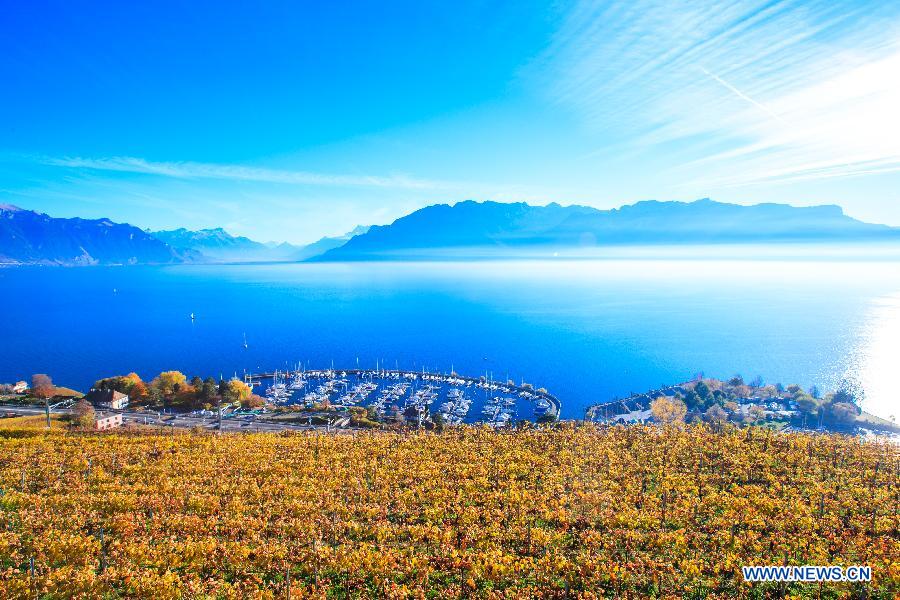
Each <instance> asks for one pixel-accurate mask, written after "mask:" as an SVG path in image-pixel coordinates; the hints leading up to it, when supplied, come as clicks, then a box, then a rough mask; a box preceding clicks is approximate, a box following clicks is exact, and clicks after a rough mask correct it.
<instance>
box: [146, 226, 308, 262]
mask: <svg viewBox="0 0 900 600" xmlns="http://www.w3.org/2000/svg"><path fill="white" fill-rule="evenodd" d="M147 233H149V234H150V235H152V236H154V237H156V238H157V239H159V240H162V241H163V242H165V243H167V244H169V245H170V246H172V247H173V248H178V249H182V250H193V251H196V252H199V253H200V254H202V255H203V256H204V257H205V258H206V259H207V260H208V261H211V262H242V261H267V260H290V258H289V256H290V254H292V253H293V252H296V251H297V250H299V248H297V247H296V246H291V245H290V244H284V245H277V246H268V245H266V244H262V243H260V242H255V241H253V240H251V239H249V238H246V237H243V236H234V235H231V234H230V233H228V232H227V231H225V230H224V229H222V228H221V227H217V228H215V229H200V230H197V231H191V230H190V229H184V228H181V229H173V230H170V231H148V232H147Z"/></svg>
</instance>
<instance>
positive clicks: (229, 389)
mask: <svg viewBox="0 0 900 600" xmlns="http://www.w3.org/2000/svg"><path fill="white" fill-rule="evenodd" d="M252 393H253V390H252V389H250V386H249V385H247V384H246V383H244V382H243V381H241V380H240V379H231V380H230V381H228V383H227V384H226V385H225V390H224V393H223V394H222V396H223V397H224V399H225V401H226V402H232V403H239V404H243V403H244V401H246V400H248V399H249V398H250V395H251V394H252Z"/></svg>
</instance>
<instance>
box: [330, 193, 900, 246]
mask: <svg viewBox="0 0 900 600" xmlns="http://www.w3.org/2000/svg"><path fill="white" fill-rule="evenodd" d="M849 241H900V228H895V227H888V226H886V225H873V224H870V223H864V222H862V221H858V220H856V219H853V218H851V217H848V216H847V215H845V214H844V213H843V210H842V209H841V208H840V207H839V206H833V205H826V206H811V207H802V208H798V207H794V206H790V205H787V204H756V205H752V206H744V205H737V204H726V203H722V202H715V201H713V200H710V199H702V200H697V201H694V202H659V201H655V200H647V201H642V202H638V203H636V204H632V205H627V206H623V207H621V208H617V209H612V210H599V209H596V208H591V207H586V206H560V205H559V204H555V203H553V204H548V205H546V206H532V205H529V204H525V203H522V202H519V203H500V202H474V201H465V202H460V203H457V204H454V205H447V204H438V205H434V206H428V207H426V208H422V209H419V210H417V211H415V212H412V213H410V214H409V215H406V216H404V217H401V218H400V219H397V220H396V221H394V222H393V223H391V224H390V225H385V226H375V227H372V228H371V229H369V231H368V232H367V233H366V234H365V235H360V236H356V237H354V238H352V239H350V240H348V241H347V243H345V244H343V245H342V246H340V247H338V248H335V249H333V250H329V251H328V252H325V253H323V254H321V255H320V256H318V257H315V258H313V259H312V260H316V261H355V260H393V259H411V258H429V257H443V256H454V257H466V256H480V257H483V256H491V255H496V256H499V255H504V256H515V255H517V254H527V253H529V252H545V251H555V250H566V249H570V250H571V249H585V248H595V247H602V246H611V245H662V244H665V245H674V244H721V243H741V244H752V243H782V242H810V243H818V242H823V243H824V242H849Z"/></svg>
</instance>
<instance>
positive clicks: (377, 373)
mask: <svg viewBox="0 0 900 600" xmlns="http://www.w3.org/2000/svg"><path fill="white" fill-rule="evenodd" d="M276 376H277V377H282V378H285V379H291V378H293V377H296V376H300V377H303V378H306V379H326V380H334V379H338V378H345V377H348V376H349V377H355V378H357V379H360V380H364V379H383V380H388V381H391V380H393V381H398V380H406V381H410V382H415V381H421V382H424V383H442V384H446V385H449V386H451V387H452V386H471V385H474V386H476V387H481V388H483V389H485V390H486V391H500V392H504V393H507V394H515V395H516V396H518V397H519V398H523V399H525V400H528V401H530V402H533V403H537V402H538V401H539V400H544V401H546V402H547V403H549V404H550V409H548V410H547V412H546V414H547V415H550V416H553V417H555V418H559V415H560V412H561V409H562V403H561V401H560V400H559V398H557V397H556V396H555V395H553V394H551V393H550V392H548V391H547V390H546V389H544V388H536V387H535V386H533V385H532V384H529V383H524V382H522V383H519V384H516V383H511V382H509V381H506V382H499V381H495V380H491V379H489V378H487V377H486V376H479V377H471V376H466V375H459V374H457V373H455V372H451V373H435V372H430V371H424V370H422V371H409V370H403V369H359V368H355V369H337V368H329V369H293V370H290V369H286V370H284V371H282V370H278V371H271V372H263V373H245V374H244V377H243V379H244V382H245V383H247V384H248V385H250V386H257V385H261V384H262V383H263V382H265V381H267V380H273V379H275V377H276Z"/></svg>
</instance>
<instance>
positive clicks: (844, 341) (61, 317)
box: [0, 258, 900, 418]
mask: <svg viewBox="0 0 900 600" xmlns="http://www.w3.org/2000/svg"><path fill="white" fill-rule="evenodd" d="M191 312H193V313H195V314H196V319H195V320H194V321H191V319H190V317H189V315H190V313H191ZM245 334H246V339H247V343H248V346H249V348H247V349H245V348H244V346H243V340H244V335H245ZM0 344H2V346H0V381H13V380H16V379H25V378H27V377H29V376H30V375H31V374H32V373H35V372H46V373H48V374H50V375H51V376H52V377H53V379H54V381H55V382H56V383H57V384H60V385H66V386H70V387H74V388H76V389H80V390H85V389H87V388H88V387H90V384H91V383H92V382H93V381H94V380H95V379H97V378H99V377H102V376H109V375H115V374H123V373H127V372H129V371H136V372H138V373H139V374H140V375H141V376H142V377H144V378H146V379H150V378H152V377H153V376H154V375H156V374H157V373H158V372H159V371H162V370H168V369H177V370H180V371H183V372H185V373H186V374H188V375H189V376H190V375H194V374H198V375H201V376H207V375H213V376H216V377H218V376H220V375H224V376H230V375H233V374H235V373H236V374H238V375H241V374H242V373H243V372H244V371H245V370H246V371H260V370H267V371H269V370H273V369H276V368H285V367H286V366H289V365H294V364H297V363H300V362H302V363H304V364H306V365H308V366H309V367H311V368H324V367H328V366H330V365H331V363H332V361H334V364H335V365H336V366H338V367H345V368H349V367H355V366H356V364H357V359H358V361H359V365H360V366H362V367H364V368H370V367H374V366H375V364H376V360H377V361H379V362H380V363H381V364H383V365H386V366H388V367H393V366H395V365H396V366H399V367H400V368H404V369H415V370H420V369H422V368H423V367H424V368H426V369H428V370H434V371H450V369H451V366H452V368H454V369H455V370H456V371H457V372H459V373H462V374H466V375H476V376H477V375H479V374H485V373H487V374H490V375H492V376H493V377H494V378H495V379H503V380H505V379H507V378H512V379H514V380H516V381H521V380H524V381H527V382H531V383H534V384H535V385H536V386H538V387H540V386H543V387H546V388H547V389H549V390H550V391H551V392H552V393H554V394H556V395H557V396H558V397H559V398H560V399H561V401H562V403H563V412H562V416H563V417H564V418H577V417H580V416H582V415H583V411H584V408H585V407H586V406H587V405H589V404H591V403H594V402H598V401H603V400H607V399H611V398H612V397H614V396H622V395H625V394H628V393H629V392H631V391H644V390H647V389H648V388H650V387H656V386H659V385H660V384H662V383H674V382H679V381H683V380H686V379H689V378H690V377H691V376H693V375H694V374H695V373H697V372H701V371H702V372H704V373H705V374H706V375H708V376H715V377H729V376H731V375H734V374H736V373H740V374H742V375H743V376H744V377H745V378H746V379H748V380H749V379H750V378H752V377H754V376H756V375H761V376H762V377H763V378H764V379H765V380H766V381H767V382H776V381H781V382H784V383H790V382H797V383H800V384H801V385H804V386H810V385H812V384H816V385H818V386H819V387H820V388H821V389H823V390H824V389H830V388H832V387H834V386H835V385H837V384H838V382H839V381H840V380H842V379H845V378H846V379H849V380H852V381H854V382H857V383H858V384H860V385H861V386H862V387H863V388H864V389H865V392H866V399H865V401H864V407H865V408H866V409H868V410H869V411H871V412H874V413H875V414H879V415H881V416H885V417H887V416H889V415H894V414H896V413H897V409H898V400H897V394H896V393H895V390H896V385H895V383H894V381H895V380H894V376H895V370H896V369H897V366H898V365H900V265H898V263H897V262H894V261H867V260H863V259H860V260H842V261H837V260H834V261H833V260H796V261H784V260H780V261H775V260H755V261H753V260H690V259H674V260H659V259H653V258H646V259H640V260H636V259H607V260H583V261H574V260H573V261H568V260H559V261H552V260H551V261H510V262H476V263H436V262H435V263H359V264H295V265H234V266H173V267H113V268H101V267H94V268H75V269H65V268H7V269H0ZM898 416H900V415H898Z"/></svg>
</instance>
